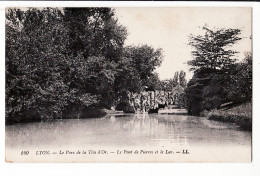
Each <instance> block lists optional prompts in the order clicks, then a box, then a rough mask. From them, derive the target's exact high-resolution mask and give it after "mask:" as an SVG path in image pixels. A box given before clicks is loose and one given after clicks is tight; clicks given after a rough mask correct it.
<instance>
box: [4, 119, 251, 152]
mask: <svg viewBox="0 0 260 176" xmlns="http://www.w3.org/2000/svg"><path fill="white" fill-rule="evenodd" d="M165 144H175V145H180V146H182V145H185V146H186V145H205V144H206V145H208V144H217V145H221V144H225V145H249V146H250V144H251V133H250V132H244V131H240V130H239V128H238V127H237V126H235V125H234V124H229V123H221V122H215V121H209V120H207V119H205V118H201V117H194V116H184V115H182V116H176V115H158V114H154V115H150V114H129V115H117V116H108V117H104V118H92V119H64V120H49V121H45V122H40V123H28V124H16V125H12V126H7V127H6V145H7V146H8V147H16V146H56V147H59V146H63V147H64V146H98V145H99V146H117V147H119V146H158V145H160V146H162V145H165Z"/></svg>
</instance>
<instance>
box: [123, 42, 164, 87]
mask: <svg viewBox="0 0 260 176" xmlns="http://www.w3.org/2000/svg"><path fill="white" fill-rule="evenodd" d="M123 56H124V57H126V58H131V59H132V64H133V67H134V68H135V69H136V71H137V72H138V74H139V76H140V79H141V81H142V85H146V84H147V80H148V78H149V77H150V76H151V75H152V74H153V71H154V70H155V68H156V67H158V66H160V65H161V62H162V58H163V54H162V49H161V48H160V49H156V50H155V49H154V48H153V47H151V46H148V45H141V46H127V47H125V48H124V52H123Z"/></svg>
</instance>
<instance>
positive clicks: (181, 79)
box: [179, 70, 187, 87]
mask: <svg viewBox="0 0 260 176" xmlns="http://www.w3.org/2000/svg"><path fill="white" fill-rule="evenodd" d="M185 77H186V72H184V71H183V70H181V71H180V74H179V83H180V85H181V86H182V87H186V85H187V80H186V78H185Z"/></svg>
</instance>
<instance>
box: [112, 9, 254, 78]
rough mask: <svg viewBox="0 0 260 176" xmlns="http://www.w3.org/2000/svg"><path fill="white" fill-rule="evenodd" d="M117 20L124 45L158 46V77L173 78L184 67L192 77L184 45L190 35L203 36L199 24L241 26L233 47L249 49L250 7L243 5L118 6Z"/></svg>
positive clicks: (240, 54)
mask: <svg viewBox="0 0 260 176" xmlns="http://www.w3.org/2000/svg"><path fill="white" fill-rule="evenodd" d="M115 12H116V16H117V18H118V22H119V23H120V24H122V25H123V26H125V27H127V30H128V38H127V39H126V41H125V45H139V44H140V45H141V44H148V45H150V46H152V47H154V48H155V49H157V48H162V49H163V51H164V52H163V54H164V59H163V62H162V64H161V66H160V67H159V68H157V69H156V72H158V73H159V77H160V79H161V80H163V79H170V78H173V76H174V73H175V72H176V71H180V70H184V71H185V72H186V75H187V76H186V78H187V79H188V80H189V79H191V78H192V75H193V73H192V72H190V71H189V68H190V67H189V66H188V65H187V64H186V63H187V61H189V60H191V58H192V56H191V54H190V53H191V51H192V48H191V47H190V46H189V45H188V42H189V38H188V36H189V35H190V34H193V35H203V33H204V31H203V30H202V27H203V26H204V25H205V24H207V26H208V27H209V28H210V29H220V28H234V29H241V30H242V32H241V35H240V36H241V37H243V39H242V40H240V41H239V42H238V43H237V44H235V45H234V46H233V49H234V50H236V51H239V52H240V53H239V54H237V55H236V56H237V58H239V59H241V58H243V56H244V52H248V51H251V48H252V46H251V43H252V41H251V39H250V36H251V20H252V19H251V8H247V7H246V8H245V7H243V8H242V7H241V8H240V7H226V8H225V7H204V8H203V7H185V8H182V7H146V8H144V7H128V8H127V7H126V8H123V7H120V8H115Z"/></svg>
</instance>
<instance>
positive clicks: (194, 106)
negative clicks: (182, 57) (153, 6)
mask: <svg viewBox="0 0 260 176" xmlns="http://www.w3.org/2000/svg"><path fill="white" fill-rule="evenodd" d="M203 29H204V30H205V35H204V36H200V35H199V36H194V35H191V36H190V45H191V46H192V47H193V48H194V49H195V50H194V51H192V55H193V59H192V60H191V61H189V62H188V64H189V65H190V66H191V70H194V75H193V78H192V79H191V80H190V81H189V83H188V84H187V89H186V95H187V104H188V111H189V113H190V114H192V115H199V114H200V112H202V111H204V110H211V109H217V108H219V107H220V105H221V104H223V103H227V102H233V103H236V104H239V103H242V102H246V101H250V100H251V98H252V56H251V54H250V53H246V56H245V59H244V60H243V61H242V62H237V61H236V59H235V58H234V56H235V55H234V54H235V53H237V52H236V51H233V50H231V49H230V48H231V46H232V45H233V44H235V43H237V42H238V41H239V40H240V39H241V38H240V37H239V35H240V33H241V31H240V30H239V29H220V30H216V31H213V30H210V29H209V28H207V27H203Z"/></svg>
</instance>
